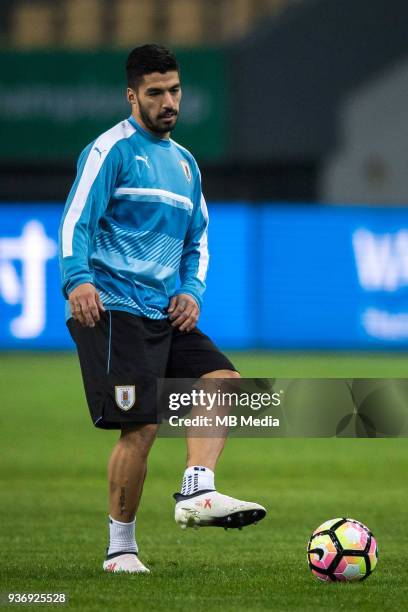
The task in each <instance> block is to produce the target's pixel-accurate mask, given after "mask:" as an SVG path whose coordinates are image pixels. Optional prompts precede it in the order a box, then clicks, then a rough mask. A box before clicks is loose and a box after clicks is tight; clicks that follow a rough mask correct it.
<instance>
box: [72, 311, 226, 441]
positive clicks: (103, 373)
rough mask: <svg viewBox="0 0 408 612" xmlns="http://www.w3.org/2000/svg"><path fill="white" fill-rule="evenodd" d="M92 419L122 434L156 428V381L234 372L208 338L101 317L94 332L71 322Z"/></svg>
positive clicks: (164, 322) (127, 317)
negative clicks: (144, 427)
mask: <svg viewBox="0 0 408 612" xmlns="http://www.w3.org/2000/svg"><path fill="white" fill-rule="evenodd" d="M67 325H68V329H69V331H70V334H71V336H72V339H73V340H74V342H75V344H76V347H77V351H78V355H79V362H80V365H81V371H82V378H83V382H84V387H85V394H86V399H87V402H88V406H89V411H90V413H91V418H92V421H93V423H94V425H95V426H96V427H101V428H103V429H122V428H126V427H131V426H132V425H138V424H141V423H155V422H157V412H156V399H157V398H156V388H157V385H156V382H157V379H158V378H199V377H201V376H203V374H208V373H209V372H214V371H215V370H235V368H234V366H233V364H232V363H231V362H230V360H229V359H228V358H227V357H226V356H225V355H223V353H221V351H220V350H219V349H218V348H217V347H216V346H215V344H213V342H212V341H211V340H210V338H209V337H208V336H206V335H205V334H203V333H202V332H201V331H200V330H199V329H197V328H195V329H193V330H192V331H190V332H188V333H187V332H180V331H179V330H178V329H174V328H172V327H171V325H170V323H169V321H168V319H160V320H153V319H148V318H145V317H137V316H135V315H132V314H130V313H127V312H122V311H119V310H110V311H107V312H106V313H103V314H102V316H101V320H100V321H99V322H98V323H97V324H96V325H95V327H82V325H81V324H80V323H78V321H75V320H74V319H72V318H71V319H69V321H68V322H67Z"/></svg>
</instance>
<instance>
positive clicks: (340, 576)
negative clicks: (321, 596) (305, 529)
mask: <svg viewBox="0 0 408 612" xmlns="http://www.w3.org/2000/svg"><path fill="white" fill-rule="evenodd" d="M307 559H308V563H309V567H310V569H311V570H312V574H314V576H316V578H318V579H319V580H322V581H324V582H337V581H343V582H355V581H358V580H364V579H365V578H368V576H369V575H370V574H371V573H372V572H373V571H374V569H375V567H376V565H377V560H378V550H377V542H376V540H375V538H374V536H373V534H372V533H371V531H370V530H369V529H368V527H366V526H365V525H363V523H360V522H359V521H355V520H354V519H350V518H335V519H331V520H330V521H326V522H325V523H323V524H322V525H320V526H319V527H318V528H317V529H315V531H314V532H313V533H312V535H311V537H310V540H309V543H308V545H307Z"/></svg>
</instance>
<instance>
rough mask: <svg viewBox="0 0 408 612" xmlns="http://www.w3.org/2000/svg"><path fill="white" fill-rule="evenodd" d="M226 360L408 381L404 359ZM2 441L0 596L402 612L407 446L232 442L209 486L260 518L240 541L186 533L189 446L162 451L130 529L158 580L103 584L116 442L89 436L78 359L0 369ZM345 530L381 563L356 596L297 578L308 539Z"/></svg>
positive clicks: (163, 446)
mask: <svg viewBox="0 0 408 612" xmlns="http://www.w3.org/2000/svg"><path fill="white" fill-rule="evenodd" d="M231 356H232V358H233V359H234V360H235V362H236V364H237V367H238V368H239V369H240V370H241V372H242V374H243V375H246V376H270V377H302V376H303V377H308V376H310V377H313V376H314V377H320V376H321V377H324V376H331V377H333V376H345V377H358V376H362V377H369V376H373V377H406V375H407V374H406V369H407V356H406V355H403V354H400V355H394V356H391V355H365V356H348V355H341V354H340V355H339V354H337V355H335V354H329V355H326V354H325V355H322V354H320V355H319V354H290V353H282V354H268V353H264V354H262V353H257V354H250V353H237V354H233V355H231ZM0 427H1V438H0V445H1V446H0V447H1V462H0V477H1V485H0V486H1V505H0V512H1V520H0V526H1V527H0V536H1V537H0V544H1V551H2V568H1V571H0V592H2V593H8V592H25V593H53V592H66V593H68V595H69V603H68V605H67V609H76V610H98V611H99V610H146V609H150V610H155V611H156V610H180V611H181V610H183V611H184V610H194V612H198V611H201V610H202V611H204V610H205V611H207V612H208V611H213V610H221V609H222V610H234V611H241V610H242V611H244V610H247V611H248V610H249V611H252V610H285V611H288V610H299V611H303V610H314V611H315V610H325V611H331V610H333V611H335V610H336V611H337V610H346V611H354V610H373V611H378V610H393V611H395V610H403V609H406V601H407V596H408V589H407V579H406V576H407V549H408V535H407V528H406V525H407V501H408V496H407V484H406V483H407V473H408V453H407V448H406V440H405V439H394V440H391V439H379V440H375V439H374V440H373V439H367V440H361V439H360V440H354V439H353V440H350V439H304V440H302V439H259V438H257V439H248V438H245V439H244V438H240V439H231V440H230V441H229V442H228V443H227V446H226V449H225V451H224V455H223V457H222V459H221V461H220V463H219V468H218V470H217V483H218V487H219V489H220V490H221V491H223V492H225V493H227V494H230V495H234V496H237V497H242V498H247V499H253V500H256V501H259V502H260V503H262V504H264V505H265V506H266V507H267V509H268V511H269V512H268V515H267V517H266V518H265V520H263V521H262V522H261V523H259V524H258V525H257V526H251V527H248V528H245V529H244V530H242V531H238V530H229V531H224V530H222V529H211V528H207V529H200V530H191V529H190V530H186V531H185V532H183V531H182V530H180V529H179V528H178V527H177V526H176V524H175V523H174V520H173V507H174V506H173V500H172V497H171V494H172V493H173V492H174V491H176V490H178V488H179V482H180V477H181V474H182V470H183V467H184V456H185V453H184V441H183V440H181V439H172V440H169V439H162V438H161V439H158V440H157V442H156V444H155V445H154V447H153V450H152V453H151V456H150V462H149V472H148V477H147V481H146V485H145V490H144V495H143V499H142V505H141V508H140V510H139V513H138V518H137V522H138V525H137V539H138V543H139V547H140V557H141V559H142V560H143V561H144V562H145V563H146V564H147V565H149V567H150V568H151V572H152V573H151V575H148V576H137V575H133V576H131V575H109V574H104V573H103V572H102V571H101V563H102V560H103V557H104V552H105V546H106V538H107V516H106V488H107V485H106V477H105V475H106V462H107V459H108V456H109V453H110V449H111V447H112V444H113V442H114V440H115V438H116V436H117V434H116V433H114V432H103V431H97V430H95V429H93V428H92V426H91V423H90V420H89V417H88V414H87V408H86V406H85V400H84V396H83V391H82V386H81V383H80V373H79V368H78V365H77V362H76V358H75V357H74V356H73V355H70V354H53V355H50V354H12V353H4V354H2V355H0ZM342 515H347V516H351V517H353V518H356V519H359V520H361V521H362V522H364V523H366V524H368V525H369V526H370V528H371V529H372V530H373V532H374V534H375V536H376V538H377V541H378V544H379V553H380V557H379V563H378V566H377V569H376V570H375V572H374V574H373V575H372V576H371V577H370V578H369V579H368V580H367V581H365V582H363V583H358V584H328V585H327V584H321V583H319V582H318V581H316V580H315V579H314V578H313V577H312V576H311V574H310V572H309V569H308V568H307V564H306V553H305V548H306V543H307V539H308V537H309V535H310V533H311V531H312V530H313V529H314V528H315V527H317V526H318V525H319V524H320V523H322V522H323V521H324V520H326V519H329V518H334V517H336V516H342ZM48 607H52V608H55V609H57V608H58V607H59V608H60V607H61V606H48ZM24 608H25V609H39V608H41V606H40V605H37V606H27V605H26V606H24Z"/></svg>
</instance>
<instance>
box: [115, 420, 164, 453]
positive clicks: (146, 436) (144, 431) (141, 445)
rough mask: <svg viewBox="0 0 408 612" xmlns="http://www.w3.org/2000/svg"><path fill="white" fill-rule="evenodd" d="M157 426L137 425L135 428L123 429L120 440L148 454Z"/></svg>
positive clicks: (150, 424)
mask: <svg viewBox="0 0 408 612" xmlns="http://www.w3.org/2000/svg"><path fill="white" fill-rule="evenodd" d="M158 428H159V426H158V425H156V424H153V423H147V424H145V425H138V426H137V427H129V428H123V429H122V431H121V436H120V440H121V442H125V443H127V444H130V445H132V446H134V447H135V448H138V449H139V450H140V451H142V452H143V451H146V452H148V451H149V449H150V447H151V445H152V444H153V441H154V439H155V437H156V434H157V430H158Z"/></svg>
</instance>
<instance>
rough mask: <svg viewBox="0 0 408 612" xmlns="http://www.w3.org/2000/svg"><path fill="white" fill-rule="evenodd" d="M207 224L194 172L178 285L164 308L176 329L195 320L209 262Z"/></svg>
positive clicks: (190, 325)
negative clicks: (166, 309) (192, 206)
mask: <svg viewBox="0 0 408 612" xmlns="http://www.w3.org/2000/svg"><path fill="white" fill-rule="evenodd" d="M207 227H208V212H207V205H206V203H205V199H204V196H203V194H202V191H201V178H200V175H199V173H198V175H197V178H196V188H195V197H194V208H193V213H192V217H191V220H190V225H189V228H188V231H187V235H186V238H185V240H184V247H183V253H182V256H181V262H180V270H179V272H180V280H181V286H180V288H179V289H178V291H177V292H176V295H174V296H173V297H172V298H171V300H170V306H169V309H168V312H169V318H170V320H171V321H172V326H173V327H179V329H180V331H187V332H188V331H191V330H192V329H193V328H194V327H195V326H196V323H197V321H198V317H199V313H200V308H201V305H202V298H203V294H204V291H205V279H206V276H207V269H208V261H209V255H208V238H207Z"/></svg>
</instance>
